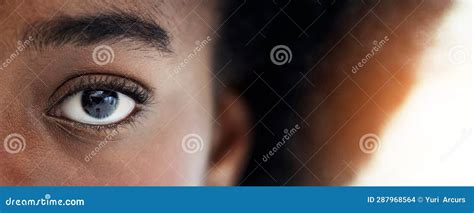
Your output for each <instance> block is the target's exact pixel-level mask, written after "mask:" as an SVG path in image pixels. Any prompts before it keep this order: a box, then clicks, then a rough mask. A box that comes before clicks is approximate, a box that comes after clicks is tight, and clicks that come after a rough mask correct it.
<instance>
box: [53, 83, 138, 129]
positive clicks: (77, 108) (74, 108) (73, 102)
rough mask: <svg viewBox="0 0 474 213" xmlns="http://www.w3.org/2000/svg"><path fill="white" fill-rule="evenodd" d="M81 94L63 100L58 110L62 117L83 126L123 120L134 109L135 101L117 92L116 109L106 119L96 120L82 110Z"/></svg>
mask: <svg viewBox="0 0 474 213" xmlns="http://www.w3.org/2000/svg"><path fill="white" fill-rule="evenodd" d="M82 94H83V91H81V92H78V93H76V94H75V95H73V96H71V97H68V98H67V99H66V100H64V102H63V103H62V106H61V108H60V110H61V115H62V116H64V117H66V118H68V119H70V120H73V121H77V122H80V123H84V124H91V125H108V124H113V123H117V122H119V121H121V120H123V119H125V118H126V117H127V116H129V115H130V113H132V111H133V109H135V101H134V100H133V99H132V98H130V97H128V96H127V95H124V94H122V93H119V92H117V97H118V98H117V99H118V100H117V108H116V109H115V110H114V111H113V112H112V114H110V115H109V116H108V117H105V118H102V119H98V118H95V117H92V116H91V115H89V114H87V113H86V111H85V110H84V108H82V104H81V98H82Z"/></svg>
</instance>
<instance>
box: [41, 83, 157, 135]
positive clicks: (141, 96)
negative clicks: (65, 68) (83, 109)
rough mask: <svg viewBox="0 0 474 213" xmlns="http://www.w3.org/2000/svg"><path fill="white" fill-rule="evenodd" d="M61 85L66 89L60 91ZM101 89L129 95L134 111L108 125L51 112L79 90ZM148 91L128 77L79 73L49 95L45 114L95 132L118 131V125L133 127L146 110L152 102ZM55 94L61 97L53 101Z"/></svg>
mask: <svg viewBox="0 0 474 213" xmlns="http://www.w3.org/2000/svg"><path fill="white" fill-rule="evenodd" d="M69 83H71V84H72V85H71V86H69V87H68V84H69ZM63 87H66V89H65V91H64V92H61V90H63V89H62V88H63ZM101 89H102V90H113V91H116V92H120V93H122V94H124V95H127V96H129V97H130V98H132V99H133V100H134V101H136V109H135V111H134V112H132V114H131V115H130V116H129V117H128V118H126V119H124V120H122V121H120V122H119V123H114V124H108V125H91V124H82V123H78V122H75V121H71V120H67V119H64V118H58V117H57V116H54V115H52V113H51V112H52V110H53V109H54V108H55V107H57V106H60V105H61V104H62V103H63V102H64V101H65V100H66V99H67V98H69V97H71V96H73V95H76V94H77V93H79V92H80V91H84V90H101ZM57 93H59V94H57ZM150 93H151V90H149V89H146V88H144V87H143V86H141V85H140V84H139V83H138V82H136V81H134V80H131V79H128V78H124V77H120V76H115V75H110V74H107V75H105V74H87V75H79V76H75V77H73V78H70V79H69V80H66V81H65V83H63V84H62V85H61V86H59V87H58V89H57V90H56V92H54V94H53V95H52V96H51V97H50V106H49V107H48V109H47V114H49V115H52V116H53V117H55V118H56V119H59V120H61V121H62V122H61V123H63V122H64V121H66V122H67V123H69V124H73V126H74V127H75V128H81V129H86V130H87V129H91V130H95V131H96V132H105V131H109V130H111V131H118V130H119V127H122V126H126V125H129V126H131V127H134V126H135V125H136V124H137V123H138V122H139V121H138V119H137V118H138V117H140V115H142V113H143V112H144V111H146V110H147V108H146V106H147V105H150V104H152V103H151V102H152V100H151V97H152V96H151V94H150ZM56 96H59V97H61V98H57V99H56V100H57V101H53V100H54V99H55V98H54V97H56ZM63 128H64V127H63ZM70 134H71V133H70Z"/></svg>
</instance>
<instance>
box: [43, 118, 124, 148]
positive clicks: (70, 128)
mask: <svg viewBox="0 0 474 213" xmlns="http://www.w3.org/2000/svg"><path fill="white" fill-rule="evenodd" d="M46 118H47V122H49V123H50V126H51V128H53V129H54V131H53V132H58V131H61V132H63V133H66V135H67V137H69V138H70V139H71V140H73V141H79V142H84V143H92V144H94V143H97V142H101V141H104V140H108V141H118V140H121V139H123V138H124V135H126V133H127V132H128V131H129V128H127V127H119V126H115V127H102V128H91V127H87V126H86V125H81V124H78V123H74V122H71V121H66V120H64V119H60V118H55V117H48V116H47V117H46Z"/></svg>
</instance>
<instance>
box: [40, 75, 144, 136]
mask: <svg viewBox="0 0 474 213" xmlns="http://www.w3.org/2000/svg"><path fill="white" fill-rule="evenodd" d="M150 93H151V92H150V90H149V89H147V88H145V87H144V86H142V85H141V84H140V83H138V82H137V81H134V80H131V79H129V78H126V77H121V76H116V75H102V74H88V75H81V76H76V77H73V78H71V79H69V80H66V81H65V82H64V83H63V84H61V86H60V87H59V88H57V90H56V91H55V92H54V94H53V95H52V96H51V98H50V102H51V104H50V108H49V110H48V113H47V114H48V115H49V116H51V117H53V118H55V119H56V120H60V121H62V122H63V123H64V122H65V123H69V124H73V125H76V124H77V125H76V126H82V127H89V128H95V129H106V128H115V127H117V126H119V125H122V124H127V123H131V122H133V121H134V117H135V116H136V115H137V114H139V113H140V112H141V111H143V109H144V107H145V106H146V104H147V103H148V102H149V100H150Z"/></svg>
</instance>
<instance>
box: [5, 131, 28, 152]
mask: <svg viewBox="0 0 474 213" xmlns="http://www.w3.org/2000/svg"><path fill="white" fill-rule="evenodd" d="M3 147H5V151H7V152H8V153H10V154H17V153H20V152H23V150H25V147H26V140H25V138H24V137H23V136H22V135H20V134H18V133H12V134H9V135H8V136H7V137H6V138H5V140H3Z"/></svg>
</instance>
